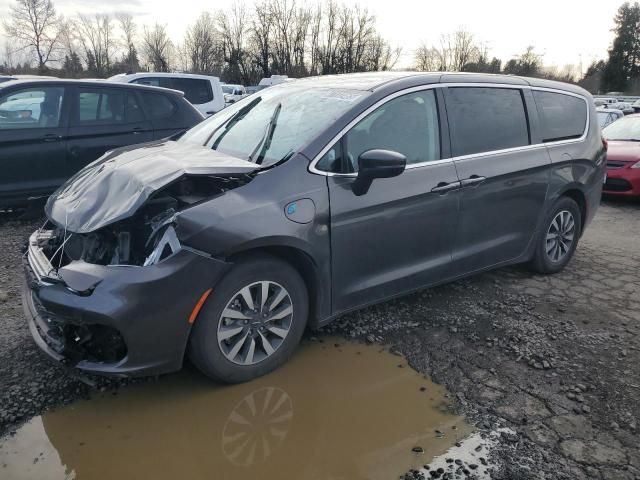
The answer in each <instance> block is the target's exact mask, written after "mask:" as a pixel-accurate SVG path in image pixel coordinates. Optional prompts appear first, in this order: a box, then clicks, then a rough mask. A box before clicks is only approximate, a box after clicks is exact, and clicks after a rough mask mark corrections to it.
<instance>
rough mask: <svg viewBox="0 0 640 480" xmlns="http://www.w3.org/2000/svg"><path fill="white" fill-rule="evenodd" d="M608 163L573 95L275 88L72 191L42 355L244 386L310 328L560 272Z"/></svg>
mask: <svg viewBox="0 0 640 480" xmlns="http://www.w3.org/2000/svg"><path fill="white" fill-rule="evenodd" d="M605 156H606V142H604V141H603V139H602V137H601V133H600V127H599V125H598V122H597V116H596V111H595V107H594V105H593V100H592V98H591V95H589V93H587V92H586V91H585V90H583V89H581V88H579V87H577V86H574V85H567V84H563V83H557V82H550V81H546V80H539V79H529V78H519V77H512V76H491V75H476V74H446V73H445V74H443V73H432V74H416V73H409V72H408V73H402V72H386V73H380V72H379V73H371V74H353V75H344V76H327V77H316V78H309V79H304V80H298V81H296V82H292V83H286V84H282V85H277V86H273V87H270V88H267V89H265V90H261V91H260V92H257V93H255V94H254V95H252V96H250V97H247V98H245V99H243V100H241V101H239V102H237V103H235V104H234V105H232V106H230V107H228V108H227V109H225V110H224V111H222V112H220V113H219V114H217V115H215V116H213V117H211V118H210V119H208V120H206V121H205V122H202V123H201V124H199V125H197V126H196V127H194V128H192V129H191V130H189V131H188V132H186V133H185V134H184V135H183V136H182V137H181V138H180V139H178V140H177V141H164V142H156V143H152V144H147V145H144V146H142V147H141V148H137V149H134V148H125V149H120V150H116V151H114V152H112V153H110V154H109V155H107V156H105V158H103V159H102V160H101V161H100V162H96V163H95V164H93V165H91V166H89V167H87V168H85V169H83V170H82V171H81V172H80V173H78V174H77V176H76V177H74V179H72V180H71V181H69V182H68V183H67V184H65V185H64V186H63V187H62V188H61V189H60V190H58V192H56V193H55V194H54V195H53V196H52V197H51V198H50V199H49V201H48V203H47V206H46V209H45V210H46V213H47V216H48V218H49V222H48V223H47V224H46V225H44V226H43V227H42V228H41V229H40V230H38V231H36V232H34V234H33V235H32V236H31V238H30V241H29V249H28V256H27V261H28V264H27V265H26V275H27V278H28V279H29V282H28V284H27V285H29V287H27V288H25V290H24V294H23V295H24V306H25V312H26V315H27V318H28V320H29V325H30V327H31V331H32V334H33V336H34V338H35V340H36V342H38V344H39V345H40V347H41V348H42V349H43V350H45V351H46V352H48V353H49V355H50V356H51V357H53V358H56V359H58V360H65V359H66V360H68V361H71V363H72V364H73V365H76V366H77V367H78V368H81V369H83V370H85V371H90V372H99V373H105V374H112V375H132V374H157V373H163V372H169V371H173V370H177V369H179V368H180V367H181V366H182V362H183V359H184V356H185V353H188V354H189V356H190V358H191V359H192V361H193V362H194V363H195V365H196V366H197V367H198V368H200V369H201V370H202V371H203V372H205V373H206V374H207V375H209V376H211V377H212V378H215V379H219V380H223V381H226V382H240V381H246V380H249V379H251V378H254V377H256V376H258V375H263V374H265V373H267V372H269V371H271V370H273V369H274V368H276V367H277V366H278V365H280V364H282V363H283V362H284V361H285V360H286V359H287V358H289V357H290V356H291V354H292V352H293V351H294V349H295V347H296V345H297V344H298V342H299V340H300V338H301V336H302V333H303V331H304V329H305V327H306V326H311V327H318V326H322V325H325V324H327V323H328V322H329V321H331V320H332V319H334V318H336V317H338V316H340V315H343V314H345V313H346V312H349V311H352V310H355V309H358V308H362V307H365V306H367V305H370V304H372V303H376V302H380V301H383V300H386V299H389V298H392V297H396V296H399V295H404V294H407V293H408V292H411V291H414V290H417V289H420V288H424V287H428V286H432V285H437V284H440V283H443V282H448V281H452V280H456V279H459V278H462V277H465V276H467V275H471V274H473V273H477V272H482V271H485V270H488V269H492V268H497V267H501V266H504V265H510V264H514V263H525V262H527V263H529V264H530V265H531V266H532V268H534V269H535V270H537V271H538V272H541V273H555V272H558V271H560V270H561V269H562V268H564V266H565V265H566V264H567V263H568V262H569V260H570V259H571V257H572V255H573V253H574V251H575V249H576V246H577V245H578V241H579V238H580V236H581V235H582V233H583V232H584V229H585V228H586V227H587V225H588V224H589V222H590V221H591V219H592V218H593V216H594V214H595V212H596V209H597V208H598V205H599V203H600V196H601V192H602V185H603V180H604V175H605V170H606V166H605ZM150 165H154V168H153V169H150V168H149V166H150ZM310 375H313V373H310Z"/></svg>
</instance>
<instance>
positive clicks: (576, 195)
mask: <svg viewBox="0 0 640 480" xmlns="http://www.w3.org/2000/svg"><path fill="white" fill-rule="evenodd" d="M561 197H568V198H570V199H572V200H573V201H574V202H576V203H577V204H578V208H579V209H580V236H582V234H583V233H584V227H585V221H586V219H587V196H586V195H585V193H584V192H583V191H582V189H581V188H580V187H579V186H578V185H572V186H567V188H565V189H563V190H562V192H561V193H560V194H559V195H558V197H557V198H556V199H555V201H557V200H558V199H559V198H561ZM555 201H554V203H555Z"/></svg>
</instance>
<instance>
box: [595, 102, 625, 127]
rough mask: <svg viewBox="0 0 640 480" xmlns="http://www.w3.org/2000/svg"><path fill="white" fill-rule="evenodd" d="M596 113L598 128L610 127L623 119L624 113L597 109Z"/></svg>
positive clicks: (609, 109) (601, 108) (612, 109)
mask: <svg viewBox="0 0 640 480" xmlns="http://www.w3.org/2000/svg"><path fill="white" fill-rule="evenodd" d="M596 111H597V112H598V123H599V124H600V128H604V127H606V126H607V125H611V124H612V123H613V122H615V121H616V120H618V119H619V118H622V117H624V112H623V111H622V110H617V109H615V108H603V107H598V108H597V109H596Z"/></svg>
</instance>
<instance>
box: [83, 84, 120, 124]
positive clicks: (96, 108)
mask: <svg viewBox="0 0 640 480" xmlns="http://www.w3.org/2000/svg"><path fill="white" fill-rule="evenodd" d="M125 97H126V92H125V91H124V90H122V89H118V90H107V89H92V88H81V89H80V92H79V110H78V120H79V122H80V124H86V123H99V124H104V125H113V124H119V123H126V117H125Z"/></svg>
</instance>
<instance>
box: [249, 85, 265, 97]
mask: <svg viewBox="0 0 640 480" xmlns="http://www.w3.org/2000/svg"><path fill="white" fill-rule="evenodd" d="M263 88H264V87H261V86H260V85H249V86H248V87H246V90H247V95H253V94H254V93H256V92H259V91H260V90H262V89H263Z"/></svg>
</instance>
